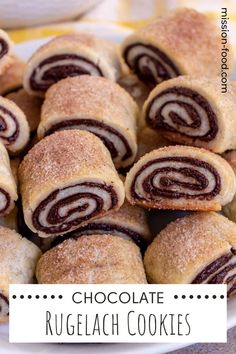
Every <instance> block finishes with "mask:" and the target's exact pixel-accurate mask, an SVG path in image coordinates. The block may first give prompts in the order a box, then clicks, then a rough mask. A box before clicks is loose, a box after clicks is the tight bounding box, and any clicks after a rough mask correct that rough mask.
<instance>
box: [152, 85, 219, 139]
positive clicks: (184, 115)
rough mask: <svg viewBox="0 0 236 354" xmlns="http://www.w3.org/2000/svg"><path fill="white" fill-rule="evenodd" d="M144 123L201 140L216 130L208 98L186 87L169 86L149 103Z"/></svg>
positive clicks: (215, 121)
mask: <svg viewBox="0 0 236 354" xmlns="http://www.w3.org/2000/svg"><path fill="white" fill-rule="evenodd" d="M145 119H146V121H147V123H148V124H149V125H150V126H152V127H153V128H157V129H161V130H163V131H166V132H170V133H171V132H172V133H178V134H180V135H181V136H185V137H189V138H192V139H200V140H202V141H211V140H213V139H214V138H215V137H216V135H217V133H218V125H217V117H216V114H215V113H214V111H213V110H212V107H211V105H210V104H209V102H208V101H207V100H206V99H205V98H204V97H203V96H201V95H200V94H199V93H197V92H196V91H194V90H191V89H189V88H186V87H172V88H168V89H166V90H164V91H162V92H161V93H159V94H158V95H157V96H156V97H154V98H153V99H152V100H151V101H150V102H149V104H148V107H147V110H146V117H145Z"/></svg>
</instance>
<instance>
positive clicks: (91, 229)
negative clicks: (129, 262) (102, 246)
mask: <svg viewBox="0 0 236 354" xmlns="http://www.w3.org/2000/svg"><path fill="white" fill-rule="evenodd" d="M95 234H96V235H98V234H99V235H107V234H109V235H113V236H119V237H122V238H124V239H127V240H131V241H133V242H134V243H136V245H137V246H139V248H140V249H141V251H142V252H143V251H144V250H145V249H146V248H147V245H148V244H149V243H150V241H151V234H150V229H149V226H148V223H147V215H146V213H145V210H144V209H142V208H139V207H136V206H132V205H130V204H129V203H128V202H125V203H124V204H123V205H122V206H121V208H120V209H119V210H117V211H114V212H111V213H110V214H108V215H106V216H104V217H102V218H99V219H96V220H94V221H92V222H89V223H88V224H87V225H84V226H82V227H79V228H78V229H76V230H75V231H72V233H69V234H67V235H65V236H64V237H61V236H58V237H57V238H56V239H55V240H52V246H54V245H56V244H58V243H61V242H62V241H63V240H64V239H65V238H70V237H74V238H77V237H79V236H82V235H95Z"/></svg>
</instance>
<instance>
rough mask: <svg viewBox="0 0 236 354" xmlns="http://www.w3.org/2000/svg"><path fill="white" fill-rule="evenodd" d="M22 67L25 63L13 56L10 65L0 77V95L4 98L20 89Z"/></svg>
mask: <svg viewBox="0 0 236 354" xmlns="http://www.w3.org/2000/svg"><path fill="white" fill-rule="evenodd" d="M24 67H25V63H24V62H23V61H22V60H21V59H20V58H19V57H17V56H15V55H14V56H13V57H12V62H11V64H10V65H9V66H8V67H7V68H6V70H5V71H4V73H3V74H2V75H0V95H2V96H5V95H7V94H8V93H10V92H12V91H16V90H18V89H19V88H21V87H22V84H23V72H24Z"/></svg>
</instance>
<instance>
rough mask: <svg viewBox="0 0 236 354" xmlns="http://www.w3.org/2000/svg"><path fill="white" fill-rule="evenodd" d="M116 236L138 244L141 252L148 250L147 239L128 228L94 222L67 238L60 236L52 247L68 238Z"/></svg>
mask: <svg viewBox="0 0 236 354" xmlns="http://www.w3.org/2000/svg"><path fill="white" fill-rule="evenodd" d="M95 234H96V235H97V234H100V235H105V234H109V235H114V236H120V237H122V238H125V239H130V240H132V241H133V242H135V243H136V245H137V246H139V247H140V249H141V251H142V252H144V251H145V250H146V248H147V243H146V241H145V237H144V236H142V235H141V234H140V233H138V232H137V231H135V230H132V229H130V228H128V227H125V226H122V225H119V224H113V223H109V222H92V223H89V224H88V225H85V226H82V227H80V228H78V229H77V230H75V231H72V232H70V233H69V234H66V236H59V237H57V238H56V239H55V240H53V241H52V244H51V247H54V246H56V245H58V244H59V243H61V242H63V241H64V240H66V239H68V238H72V237H73V238H77V237H80V236H83V235H95Z"/></svg>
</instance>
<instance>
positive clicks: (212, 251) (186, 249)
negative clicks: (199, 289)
mask: <svg viewBox="0 0 236 354" xmlns="http://www.w3.org/2000/svg"><path fill="white" fill-rule="evenodd" d="M144 265H145V270H146V274H147V278H148V281H149V282H150V283H160V284H189V283H192V284H204V283H207V284H223V283H224V284H227V285H228V295H232V294H233V292H235V291H236V225H235V224H234V223H233V222H231V221H230V220H228V219H227V218H226V217H224V216H222V215H220V214H217V213H214V212H197V213H194V214H191V215H188V216H185V217H183V218H180V219H177V220H175V221H173V222H171V223H170V224H169V225H167V227H166V228H165V229H163V230H162V231H161V232H160V234H159V235H158V236H157V237H156V238H155V239H154V240H153V242H152V243H151V245H150V246H149V247H148V249H147V251H146V254H145V257H144Z"/></svg>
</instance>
